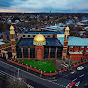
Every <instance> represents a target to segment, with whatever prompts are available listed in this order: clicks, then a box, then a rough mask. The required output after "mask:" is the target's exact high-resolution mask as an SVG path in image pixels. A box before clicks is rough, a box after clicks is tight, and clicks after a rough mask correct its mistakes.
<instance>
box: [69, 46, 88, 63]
mask: <svg viewBox="0 0 88 88" xmlns="http://www.w3.org/2000/svg"><path fill="white" fill-rule="evenodd" d="M86 50H88V48H87V46H84V47H81V46H79V47H78V46H73V48H71V46H69V47H68V52H70V51H72V52H82V51H83V52H82V55H80V56H79V54H76V55H74V54H73V55H74V56H73V55H71V56H72V57H73V58H74V57H75V58H74V59H72V60H77V61H79V60H81V59H88V52H87V51H86ZM78 56H79V58H80V59H79V58H78Z"/></svg>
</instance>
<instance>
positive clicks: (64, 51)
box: [62, 26, 70, 59]
mask: <svg viewBox="0 0 88 88" xmlns="http://www.w3.org/2000/svg"><path fill="white" fill-rule="evenodd" d="M69 30H70V29H69V27H68V26H67V27H66V29H65V33H64V44H63V52H62V59H66V55H67V49H68V39H69V35H70V34H69Z"/></svg>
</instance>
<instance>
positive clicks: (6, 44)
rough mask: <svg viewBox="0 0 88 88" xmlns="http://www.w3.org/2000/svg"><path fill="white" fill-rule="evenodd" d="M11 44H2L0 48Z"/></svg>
mask: <svg viewBox="0 0 88 88" xmlns="http://www.w3.org/2000/svg"><path fill="white" fill-rule="evenodd" d="M10 44H11V43H6V44H3V45H0V47H3V46H7V45H10Z"/></svg>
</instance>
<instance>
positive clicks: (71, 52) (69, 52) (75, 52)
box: [69, 52, 82, 54]
mask: <svg viewBox="0 0 88 88" xmlns="http://www.w3.org/2000/svg"><path fill="white" fill-rule="evenodd" d="M69 53H70V54H82V52H69Z"/></svg>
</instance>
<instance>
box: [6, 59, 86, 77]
mask: <svg viewBox="0 0 88 88" xmlns="http://www.w3.org/2000/svg"><path fill="white" fill-rule="evenodd" d="M7 61H9V62H11V63H14V64H17V65H19V66H22V67H25V68H27V65H23V64H21V63H19V62H15V61H12V60H9V59H7ZM86 62H88V60H87V61H84V62H81V63H79V64H76V65H77V66H79V65H81V64H84V63H86ZM73 67H74V66H70V69H71V68H73ZM28 69H30V70H33V71H35V72H38V73H41V70H38V69H36V68H32V67H31V66H30V67H28ZM67 70H68V67H67V68H65V69H63V70H60V71H62V72H64V71H67ZM42 74H43V75H47V76H52V75H57V74H59V71H58V72H57V71H56V72H54V73H51V72H50V73H46V72H42Z"/></svg>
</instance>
